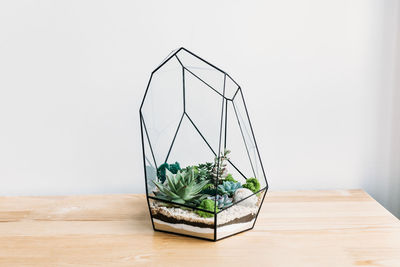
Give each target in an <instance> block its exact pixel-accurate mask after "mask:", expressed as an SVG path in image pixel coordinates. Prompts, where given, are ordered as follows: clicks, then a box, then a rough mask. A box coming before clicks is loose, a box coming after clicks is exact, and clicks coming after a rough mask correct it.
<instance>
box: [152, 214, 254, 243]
mask: <svg viewBox="0 0 400 267" xmlns="http://www.w3.org/2000/svg"><path fill="white" fill-rule="evenodd" d="M254 220H255V219H253V220H251V221H249V222H245V223H235V224H229V225H225V226H219V227H218V228H217V239H220V238H223V237H226V236H229V235H233V234H236V233H238V232H241V231H244V230H248V229H250V228H251V227H252V226H253V224H254ZM153 222H154V227H155V228H156V229H158V230H164V231H169V232H173V233H179V234H185V235H191V236H197V237H202V238H207V239H214V229H212V228H201V227H197V226H192V225H187V224H183V223H178V224H173V223H167V222H164V221H161V220H158V219H153Z"/></svg>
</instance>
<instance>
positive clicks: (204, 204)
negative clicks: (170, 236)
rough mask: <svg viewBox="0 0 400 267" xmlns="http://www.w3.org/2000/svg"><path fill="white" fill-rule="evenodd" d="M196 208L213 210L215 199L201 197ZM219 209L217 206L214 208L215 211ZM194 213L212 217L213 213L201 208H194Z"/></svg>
mask: <svg viewBox="0 0 400 267" xmlns="http://www.w3.org/2000/svg"><path fill="white" fill-rule="evenodd" d="M198 208H200V209H203V210H209V211H211V212H214V208H215V201H214V200H212V199H203V200H202V201H201V203H200V205H199V206H198ZM218 211H219V209H218V207H217V208H216V212H218ZM196 213H197V214H198V215H199V216H201V217H204V218H211V217H214V214H212V213H208V212H205V211H202V210H196Z"/></svg>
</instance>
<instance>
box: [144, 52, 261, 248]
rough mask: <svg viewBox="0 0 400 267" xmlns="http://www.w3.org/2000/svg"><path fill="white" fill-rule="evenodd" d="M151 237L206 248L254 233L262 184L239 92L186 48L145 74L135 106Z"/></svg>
mask: <svg viewBox="0 0 400 267" xmlns="http://www.w3.org/2000/svg"><path fill="white" fill-rule="evenodd" d="M140 124H141V134H142V148H143V163H144V170H145V181H146V196H147V202H148V206H149V211H150V215H151V220H152V224H153V228H154V230H156V231H162V232H168V233H174V234H179V235H185V236H191V237H197V238H202V239H207V240H212V241H217V240H220V239H222V238H225V237H228V236H231V235H234V234H237V233H240V232H243V231H246V230H250V229H252V228H253V227H254V225H255V222H256V219H257V215H258V213H259V211H260V208H261V205H262V202H263V200H264V197H265V194H266V192H267V190H268V183H267V179H266V176H265V172H264V169H263V165H262V162H261V159H260V155H259V152H258V148H257V144H256V140H255V137H254V133H253V129H252V126H251V123H250V119H249V115H248V112H247V109H246V104H245V101H244V98H243V93H242V89H241V88H240V86H239V85H238V84H237V83H236V82H235V81H234V80H233V79H232V78H231V77H230V76H229V75H228V74H227V73H225V72H224V71H222V70H221V69H219V68H218V67H216V66H214V65H212V64H210V63H209V62H207V61H205V60H204V59H202V58H200V57H199V56H197V55H195V54H193V53H192V52H190V51H188V50H187V49H185V48H179V49H177V50H175V51H172V52H171V53H170V55H169V56H168V57H167V58H166V59H165V60H164V61H163V62H162V63H161V64H160V65H159V66H158V67H157V68H156V69H155V70H154V71H153V72H152V73H151V76H150V80H149V83H148V85H147V89H146V92H145V95H144V97H143V100H142V104H141V106H140Z"/></svg>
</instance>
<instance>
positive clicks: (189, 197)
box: [153, 169, 208, 205]
mask: <svg viewBox="0 0 400 267" xmlns="http://www.w3.org/2000/svg"><path fill="white" fill-rule="evenodd" d="M165 174H166V182H165V183H160V182H157V181H153V183H154V184H155V185H156V186H157V188H158V190H159V191H155V192H154V194H155V195H156V196H157V197H159V198H162V199H166V200H169V201H172V202H175V203H179V204H196V205H197V204H198V203H200V202H201V201H202V200H203V199H205V198H206V197H207V196H208V195H205V194H200V191H201V189H202V188H203V187H204V186H205V185H206V184H207V181H203V182H200V183H197V182H196V180H195V174H194V170H193V169H192V170H191V172H186V171H179V172H178V173H176V174H173V173H171V172H170V171H169V170H168V169H166V170H165Z"/></svg>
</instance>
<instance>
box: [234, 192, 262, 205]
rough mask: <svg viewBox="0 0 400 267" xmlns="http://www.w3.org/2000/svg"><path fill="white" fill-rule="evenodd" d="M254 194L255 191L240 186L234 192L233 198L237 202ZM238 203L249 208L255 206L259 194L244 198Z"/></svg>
mask: <svg viewBox="0 0 400 267" xmlns="http://www.w3.org/2000/svg"><path fill="white" fill-rule="evenodd" d="M252 194H253V192H252V191H251V190H250V189H247V188H239V189H237V190H236V191H235V193H234V194H233V200H234V202H237V201H239V200H242V199H244V198H245V197H248V196H250V195H252ZM237 205H240V206H244V207H249V208H252V207H255V206H256V205H257V196H256V195H254V196H252V197H249V198H248V199H246V200H243V201H242V202H240V203H238V204H237Z"/></svg>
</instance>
